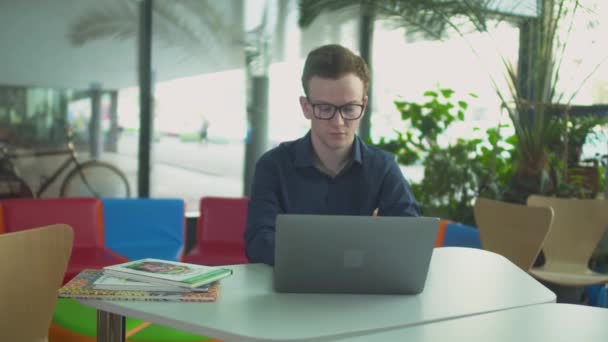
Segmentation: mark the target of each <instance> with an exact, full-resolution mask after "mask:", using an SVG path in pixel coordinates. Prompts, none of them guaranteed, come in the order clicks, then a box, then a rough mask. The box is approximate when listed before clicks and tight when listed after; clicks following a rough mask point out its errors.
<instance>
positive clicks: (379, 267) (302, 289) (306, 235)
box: [274, 214, 439, 294]
mask: <svg viewBox="0 0 608 342" xmlns="http://www.w3.org/2000/svg"><path fill="white" fill-rule="evenodd" d="M438 227H439V219H438V218H432V217H373V216H337V215H294V214H279V215H278V216H277V222H276V236H275V265H274V288H275V290H276V291H277V292H297V293H368V294H416V293H420V292H422V290H423V289H424V284H425V282H426V276H427V273H428V269H429V264H430V261H431V256H432V254H433V247H434V244H435V239H436V237H437V230H438Z"/></svg>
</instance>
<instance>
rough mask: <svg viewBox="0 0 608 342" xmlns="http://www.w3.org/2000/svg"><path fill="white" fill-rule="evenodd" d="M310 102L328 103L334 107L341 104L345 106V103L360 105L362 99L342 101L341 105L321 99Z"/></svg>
mask: <svg viewBox="0 0 608 342" xmlns="http://www.w3.org/2000/svg"><path fill="white" fill-rule="evenodd" d="M311 101H312V100H311ZM312 103H314V104H328V105H332V106H336V107H342V106H347V105H351V104H356V105H362V104H363V101H361V100H352V101H348V102H345V103H343V104H341V105H337V104H334V103H331V102H327V101H323V100H319V101H314V102H312Z"/></svg>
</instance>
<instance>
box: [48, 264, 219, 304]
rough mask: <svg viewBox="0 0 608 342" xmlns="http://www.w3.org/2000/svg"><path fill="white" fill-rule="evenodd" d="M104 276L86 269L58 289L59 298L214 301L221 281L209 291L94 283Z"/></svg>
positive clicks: (97, 271) (99, 271)
mask: <svg viewBox="0 0 608 342" xmlns="http://www.w3.org/2000/svg"><path fill="white" fill-rule="evenodd" d="M102 276H103V271H102V270H91V269H88V270H84V271H82V272H80V273H79V274H78V275H77V276H76V277H74V278H73V279H72V280H70V281H69V282H68V283H67V284H65V285H64V286H63V287H61V288H60V289H59V290H58V291H57V295H58V297H59V298H74V299H95V300H135V301H140V300H141V301H160V302H214V301H216V300H217V295H218V291H219V283H217V282H215V283H212V284H210V285H209V289H208V291H207V292H194V291H191V292H173V291H125V290H100V289H95V288H94V287H93V283H94V282H95V281H96V280H97V279H99V278H100V277H102Z"/></svg>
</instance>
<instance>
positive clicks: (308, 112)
mask: <svg viewBox="0 0 608 342" xmlns="http://www.w3.org/2000/svg"><path fill="white" fill-rule="evenodd" d="M300 107H302V113H303V114H304V117H305V118H306V119H308V120H310V119H312V106H311V105H310V102H308V99H307V98H306V96H300Z"/></svg>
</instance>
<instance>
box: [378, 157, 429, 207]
mask: <svg viewBox="0 0 608 342" xmlns="http://www.w3.org/2000/svg"><path fill="white" fill-rule="evenodd" d="M388 163H389V165H388V172H387V173H386V174H385V176H384V179H383V181H382V185H381V188H380V201H379V205H378V215H380V216H420V207H419V206H418V203H417V202H416V199H415V198H414V194H413V193H412V190H411V188H410V185H409V184H408V182H407V180H405V178H404V177H403V174H402V173H401V169H399V166H398V165H397V163H396V162H395V160H394V159H389V160H388Z"/></svg>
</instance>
